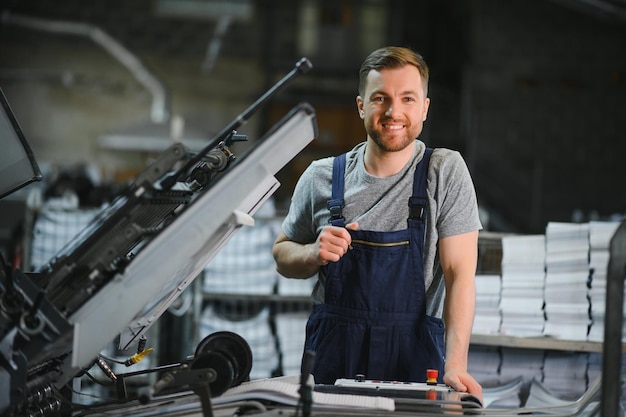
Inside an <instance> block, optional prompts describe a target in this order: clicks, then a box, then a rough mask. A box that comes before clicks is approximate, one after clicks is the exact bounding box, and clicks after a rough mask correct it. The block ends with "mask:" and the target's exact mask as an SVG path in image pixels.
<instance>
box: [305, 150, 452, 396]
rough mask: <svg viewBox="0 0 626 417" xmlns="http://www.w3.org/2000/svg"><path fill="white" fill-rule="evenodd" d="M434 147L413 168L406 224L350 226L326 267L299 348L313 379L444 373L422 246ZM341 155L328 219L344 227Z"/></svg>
mask: <svg viewBox="0 0 626 417" xmlns="http://www.w3.org/2000/svg"><path fill="white" fill-rule="evenodd" d="M431 153H432V149H427V150H426V153H425V155H424V157H423V159H422V161H420V163H419V164H418V165H417V167H416V170H415V175H414V179H413V196H412V197H411V198H410V200H409V207H410V210H409V218H408V227H407V229H404V230H398V231H392V232H378V231H371V230H355V231H354V230H350V234H351V236H352V249H350V250H348V252H347V253H346V254H345V255H344V256H343V257H342V258H341V259H340V260H339V262H336V263H330V264H328V265H327V266H326V267H325V268H326V270H325V272H326V284H325V303H324V304H320V305H315V306H314V307H313V312H312V314H311V316H310V317H309V320H308V323H307V326H306V344H305V351H306V350H312V351H314V352H315V353H316V355H315V362H314V366H313V371H312V373H313V375H314V376H315V382H316V383H322V384H329V383H334V382H335V380H336V379H337V378H353V377H355V376H356V375H357V374H363V375H364V376H365V378H367V379H377V380H387V381H403V382H424V381H425V380H426V370H427V369H437V370H439V382H441V381H442V378H443V364H444V340H443V338H444V328H443V321H442V320H441V319H439V318H435V317H430V316H427V315H426V295H425V292H426V291H425V288H424V287H425V285H424V266H423V248H424V234H425V227H426V226H425V225H426V207H427V196H426V179H427V176H428V162H429V160H430V155H431ZM344 169H345V154H344V155H340V156H338V157H336V158H335V162H334V166H333V189H332V197H331V200H330V201H329V202H328V208H329V210H330V211H331V224H333V225H334V226H340V227H344V226H345V221H344V219H343V217H342V215H341V209H342V207H343V188H344Z"/></svg>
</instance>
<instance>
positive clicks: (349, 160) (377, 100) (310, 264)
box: [273, 47, 482, 398]
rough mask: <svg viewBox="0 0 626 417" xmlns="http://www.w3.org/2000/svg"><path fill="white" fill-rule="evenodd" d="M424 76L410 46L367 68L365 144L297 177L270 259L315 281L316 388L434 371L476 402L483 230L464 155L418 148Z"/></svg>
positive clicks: (361, 109) (368, 62)
mask: <svg viewBox="0 0 626 417" xmlns="http://www.w3.org/2000/svg"><path fill="white" fill-rule="evenodd" d="M428 77H429V73H428V67H427V65H426V63H425V62H424V60H423V58H422V57H421V56H420V55H419V54H417V53H415V52H413V51H411V50H409V49H406V48H400V47H386V48H381V49H379V50H376V51H374V52H372V53H371V54H370V55H369V56H368V57H367V58H366V59H365V61H364V62H363V64H362V66H361V70H360V78H359V95H358V96H357V98H356V104H357V109H358V113H359V116H360V117H361V118H362V119H363V120H364V125H365V130H366V133H367V139H366V141H365V142H363V143H360V144H358V145H357V146H356V147H355V148H353V149H352V150H351V151H350V152H348V153H347V154H345V159H344V158H343V156H342V157H336V158H325V159H321V160H318V161H314V162H313V163H312V164H311V165H310V166H309V167H308V168H307V170H306V171H305V172H304V173H303V174H302V176H301V178H300V179H299V180H298V183H297V185H296V188H295V190H294V194H293V198H292V202H291V207H290V209H289V213H288V215H287V216H286V218H285V220H284V222H283V225H282V230H281V231H280V233H279V235H278V237H277V238H276V241H275V243H274V247H273V254H274V258H275V259H276V263H277V268H278V271H279V272H280V273H281V274H282V275H284V276H286V277H290V278H308V277H311V276H313V275H314V274H316V273H318V278H319V279H318V283H317V284H316V287H315V289H314V291H313V301H314V308H313V312H312V314H311V316H310V318H309V321H308V323H307V329H306V345H305V350H313V351H315V353H316V356H315V365H314V368H313V372H312V373H313V375H314V376H315V380H316V382H318V383H334V381H335V379H337V378H351V377H355V375H356V374H363V375H364V376H365V378H367V379H382V380H398V381H418V382H420V381H422V382H423V381H425V380H426V370H427V369H437V370H439V382H442V381H443V382H444V383H446V384H448V385H449V386H451V387H452V388H453V389H455V390H457V391H460V392H469V393H471V394H474V395H476V396H478V397H479V398H482V388H481V386H480V384H478V382H476V380H475V379H474V378H473V377H472V376H471V375H470V374H469V373H468V372H467V355H468V348H469V342H470V336H471V329H472V323H473V318H474V306H475V283H474V275H475V272H476V262H477V240H478V230H480V228H481V224H480V221H479V218H478V208H477V202H476V195H475V191H474V186H473V183H472V180H471V177H470V175H469V172H468V170H467V167H466V165H465V162H464V161H463V159H462V157H461V156H460V154H459V153H458V152H455V151H451V150H447V149H436V150H434V151H432V150H427V147H426V146H425V144H424V143H423V142H421V141H420V140H418V139H417V138H418V137H419V135H420V133H421V131H422V127H423V123H424V121H425V120H426V116H427V114H428V107H429V105H430V99H429V98H428V97H427V94H428ZM333 171H334V172H333ZM444 301H445V302H444ZM444 323H445V326H444ZM444 333H445V345H444ZM442 375H443V378H442Z"/></svg>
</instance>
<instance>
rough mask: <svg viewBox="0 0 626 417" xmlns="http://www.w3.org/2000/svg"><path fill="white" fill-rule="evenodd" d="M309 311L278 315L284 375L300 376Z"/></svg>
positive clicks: (277, 323)
mask: <svg viewBox="0 0 626 417" xmlns="http://www.w3.org/2000/svg"><path fill="white" fill-rule="evenodd" d="M308 318H309V312H307V311H293V312H279V313H277V314H276V317H275V322H276V338H277V340H278V347H279V349H280V354H281V365H282V372H283V375H298V374H299V373H300V365H301V364H302V354H303V353H304V341H305V334H306V333H305V330H306V323H307V320H308Z"/></svg>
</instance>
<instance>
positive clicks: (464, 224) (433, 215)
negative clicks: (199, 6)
mask: <svg viewBox="0 0 626 417" xmlns="http://www.w3.org/2000/svg"><path fill="white" fill-rule="evenodd" d="M415 142H416V143H415V145H416V146H415V151H414V154H413V158H411V160H410V161H409V162H408V163H407V165H406V166H405V167H404V168H402V170H401V171H400V172H398V173H397V174H395V175H393V176H391V177H385V178H379V177H375V176H372V175H370V174H368V173H367V171H366V170H365V164H364V163H363V155H364V151H365V145H366V142H362V143H360V144H358V145H357V146H355V147H354V148H353V149H352V150H351V151H349V152H348V153H347V155H346V170H345V193H344V201H345V207H344V209H343V216H344V218H345V220H346V224H347V223H351V222H355V221H356V222H358V223H359V229H362V230H375V231H392V230H402V229H406V227H407V218H408V215H409V206H408V201H409V197H410V196H411V194H412V191H413V174H414V172H415V167H416V165H417V164H418V163H419V161H421V160H422V157H423V155H424V150H425V149H426V146H425V145H424V143H423V142H421V141H420V140H416V141H415ZM333 160H334V158H333V157H329V158H323V159H320V160H317V161H314V162H313V163H311V165H310V166H309V167H308V168H307V169H306V170H305V171H304V173H303V174H302V176H301V177H300V179H299V180H298V183H297V184H296V187H295V190H294V193H293V196H292V199H291V207H290V208H289V213H288V214H287V217H286V218H285V219H284V221H283V224H282V230H283V232H284V233H285V235H286V236H287V237H288V238H289V239H291V240H293V241H295V242H298V243H304V244H306V243H313V242H315V240H316V239H317V236H318V234H319V233H320V232H321V230H322V228H323V227H324V226H327V225H328V224H329V219H330V213H329V211H328V208H327V203H328V200H329V199H330V197H331V191H332V171H333V170H332V167H333ZM427 188H428V213H427V216H428V218H427V223H426V237H425V245H424V280H425V285H426V299H427V306H426V311H427V314H428V315H431V316H435V317H441V316H442V313H443V298H444V295H445V286H444V282H443V273H442V271H441V268H440V266H439V260H438V254H437V241H438V240H439V239H440V238H442V237H448V236H454V235H458V234H462V233H467V232H471V231H474V230H480V229H481V228H482V226H481V223H480V219H479V217H478V205H477V201H476V193H475V191H474V185H473V183H472V179H471V177H470V174H469V171H468V169H467V166H466V164H465V161H464V160H463V158H462V157H461V155H460V154H459V153H458V152H456V151H452V150H449V149H443V148H438V149H435V150H434V152H433V154H432V156H431V159H430V165H429V169H428V182H427ZM324 281H325V277H324V275H323V272H322V269H320V272H319V274H318V283H317V284H316V286H315V288H314V290H313V294H312V298H313V302H314V303H322V302H323V300H324Z"/></svg>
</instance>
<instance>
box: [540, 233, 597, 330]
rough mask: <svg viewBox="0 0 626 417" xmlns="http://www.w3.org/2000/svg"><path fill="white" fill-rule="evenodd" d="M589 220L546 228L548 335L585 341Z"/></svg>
mask: <svg viewBox="0 0 626 417" xmlns="http://www.w3.org/2000/svg"><path fill="white" fill-rule="evenodd" d="M589 277H590V275H589V223H561V222H550V223H548V226H547V227H546V284H545V312H546V325H545V327H544V334H545V335H546V336H551V337H555V338H558V339H567V340H586V339H587V333H588V330H589V325H590V324H591V320H590V318H589V299H588V288H589V287H588V285H589Z"/></svg>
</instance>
